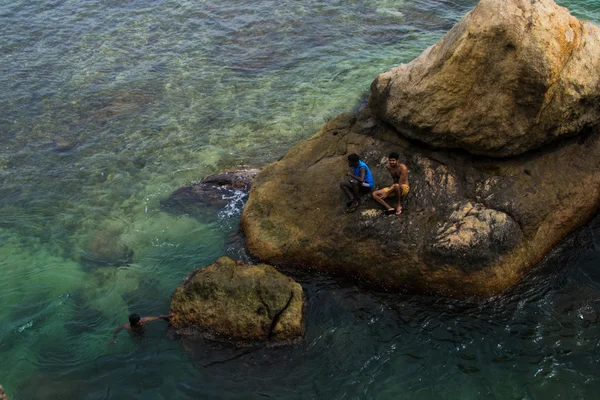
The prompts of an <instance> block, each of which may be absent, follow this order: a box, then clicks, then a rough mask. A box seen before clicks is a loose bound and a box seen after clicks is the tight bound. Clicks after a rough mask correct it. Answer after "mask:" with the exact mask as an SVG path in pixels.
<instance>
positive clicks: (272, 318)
mask: <svg viewBox="0 0 600 400" xmlns="http://www.w3.org/2000/svg"><path fill="white" fill-rule="evenodd" d="M171 312H172V314H173V316H172V318H171V319H170V326H171V327H173V328H175V330H176V332H177V333H178V334H180V335H182V336H185V337H187V338H210V339H216V340H225V341H231V342H233V343H235V344H237V345H242V346H243V345H248V344H251V343H254V342H257V341H269V342H273V343H276V342H282V341H283V342H284V343H287V342H290V341H296V340H299V339H300V338H301V337H302V336H303V334H304V294H303V291H302V287H301V286H300V285H299V284H298V283H296V282H295V281H294V280H292V279H291V278H288V277H287V276H285V275H283V274H281V273H279V272H277V270H276V269H275V268H273V267H271V266H269V265H265V264H260V265H246V264H243V263H241V262H238V263H236V262H235V261H233V260H232V259H230V258H227V257H222V258H220V259H218V260H217V261H216V262H215V263H214V264H212V265H210V266H208V267H206V268H200V269H197V270H195V271H194V272H192V273H191V274H190V275H189V276H188V277H187V278H186V279H185V280H184V282H183V284H182V285H181V286H180V287H178V288H177V289H176V290H175V292H174V293H173V296H172V299H171Z"/></svg>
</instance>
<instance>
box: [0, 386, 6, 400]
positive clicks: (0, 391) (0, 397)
mask: <svg viewBox="0 0 600 400" xmlns="http://www.w3.org/2000/svg"><path fill="white" fill-rule="evenodd" d="M0 400H8V396H7V395H6V393H4V388H3V387H2V385H0Z"/></svg>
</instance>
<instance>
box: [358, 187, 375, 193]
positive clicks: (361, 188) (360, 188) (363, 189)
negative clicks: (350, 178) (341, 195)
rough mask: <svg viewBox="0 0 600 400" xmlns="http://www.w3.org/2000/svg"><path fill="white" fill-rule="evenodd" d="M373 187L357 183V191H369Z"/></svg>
mask: <svg viewBox="0 0 600 400" xmlns="http://www.w3.org/2000/svg"><path fill="white" fill-rule="evenodd" d="M371 190H373V188H372V187H371V186H363V185H358V191H359V192H360V193H362V194H365V193H369V192H370V191H371Z"/></svg>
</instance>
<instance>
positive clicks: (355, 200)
mask: <svg viewBox="0 0 600 400" xmlns="http://www.w3.org/2000/svg"><path fill="white" fill-rule="evenodd" d="M348 166H349V167H350V168H351V172H348V173H347V174H346V175H348V176H349V177H350V180H348V181H343V182H342V183H340V187H341V188H342V191H343V192H344V193H346V196H348V199H349V200H350V201H349V202H348V203H346V206H347V207H348V208H347V209H346V212H354V211H355V210H356V209H357V208H358V206H359V205H360V195H361V194H364V193H369V192H370V191H371V190H373V188H374V187H375V180H373V174H371V170H370V169H369V167H368V166H367V164H365V163H364V162H363V161H361V160H360V157H359V156H358V154H350V155H349V156H348Z"/></svg>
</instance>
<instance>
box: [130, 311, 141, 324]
mask: <svg viewBox="0 0 600 400" xmlns="http://www.w3.org/2000/svg"><path fill="white" fill-rule="evenodd" d="M139 324H140V316H139V315H137V314H131V315H130V316H129V325H131V326H138V325H139Z"/></svg>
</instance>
